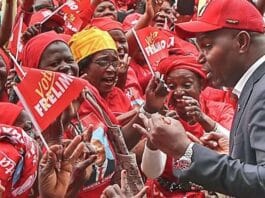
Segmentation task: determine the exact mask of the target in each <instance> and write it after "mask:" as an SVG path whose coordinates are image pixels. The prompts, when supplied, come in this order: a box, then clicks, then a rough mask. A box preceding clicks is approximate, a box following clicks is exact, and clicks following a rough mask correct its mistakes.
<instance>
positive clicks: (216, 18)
mask: <svg viewBox="0 0 265 198" xmlns="http://www.w3.org/2000/svg"><path fill="white" fill-rule="evenodd" d="M222 28H231V29H238V30H248V31H252V32H261V33H263V32H264V23H263V18H262V16H261V14H260V13H259V11H258V10H257V9H256V8H255V7H254V6H253V5H252V4H251V3H250V2H248V1H247V0H208V1H207V3H206V4H205V5H204V6H202V8H201V9H200V10H199V12H198V17H197V20H196V21H190V22H185V23H179V24H176V31H177V32H178V31H184V32H186V33H192V34H188V35H190V36H194V34H195V33H201V32H210V31H214V30H218V29H222Z"/></svg>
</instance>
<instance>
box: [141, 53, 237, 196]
mask: <svg viewBox="0 0 265 198" xmlns="http://www.w3.org/2000/svg"><path fill="white" fill-rule="evenodd" d="M158 71H160V72H161V74H164V75H165V81H166V84H167V85H168V87H169V88H170V89H171V90H172V91H171V92H170V94H169V96H168V100H167V105H168V107H169V109H174V110H176V112H177V114H178V117H179V120H180V121H181V123H182V124H183V126H184V128H185V129H186V131H188V132H190V133H191V134H193V135H194V136H196V137H197V138H199V137H201V136H202V135H203V134H204V133H205V132H210V131H218V132H221V133H226V134H227V133H228V131H229V130H230V127H231V124H232V119H233V114H234V110H233V107H232V106H231V105H229V104H225V103H221V102H216V101H210V100H207V99H205V98H203V96H202V95H201V91H202V90H203V88H204V85H205V79H206V75H205V73H204V71H203V70H202V65H200V64H198V63H197V58H196V57H195V56H192V55H171V56H169V57H167V58H165V59H163V60H162V61H161V62H160V63H159V66H158ZM146 147H147V148H145V154H144V156H143V164H142V169H143V172H144V173H147V174H148V175H149V177H152V178H156V179H149V180H148V182H147V185H148V186H150V191H149V197H174V198H175V197H198V198H199V197H204V193H203V192H201V191H200V188H194V185H193V184H191V183H189V182H187V183H179V182H178V181H177V180H176V176H173V171H174V170H173V164H174V159H173V158H172V157H170V156H166V155H165V154H164V156H166V157H162V158H163V160H162V161H163V162H162V164H163V165H162V166H161V168H160V169H161V170H156V172H157V173H155V174H153V173H150V170H148V169H147V167H148V165H147V164H148V163H150V165H151V164H152V163H153V162H152V160H151V161H150V158H149V156H150V152H149V154H147V153H148V151H147V152H146V150H148V149H149V151H150V149H151V150H155V148H154V147H153V145H150V142H148V143H147V145H146ZM151 152H152V151H151ZM154 159H155V158H154ZM157 160H159V159H157ZM148 175H147V176H148Z"/></svg>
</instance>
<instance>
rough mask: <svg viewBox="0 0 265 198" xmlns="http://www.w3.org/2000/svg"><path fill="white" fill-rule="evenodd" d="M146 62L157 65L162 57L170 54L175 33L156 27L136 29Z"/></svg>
mask: <svg viewBox="0 0 265 198" xmlns="http://www.w3.org/2000/svg"><path fill="white" fill-rule="evenodd" d="M134 35H135V37H136V40H137V42H138V45H139V47H140V48H141V50H142V52H143V54H144V56H145V59H146V62H147V63H150V65H151V66H152V67H156V66H157V65H158V63H159V62H160V60H161V59H163V58H165V57H167V56H168V49H169V48H170V47H173V46H174V35H173V34H171V33H169V32H168V31H165V30H161V29H158V28H155V27H146V28H143V29H140V30H137V31H134Z"/></svg>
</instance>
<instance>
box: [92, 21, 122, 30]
mask: <svg viewBox="0 0 265 198" xmlns="http://www.w3.org/2000/svg"><path fill="white" fill-rule="evenodd" d="M90 26H94V27H97V28H99V29H101V30H104V31H110V30H116V29H117V30H121V31H123V32H124V30H123V27H122V24H121V23H120V22H118V21H115V20H113V19H112V18H110V17H99V18H93V19H92V20H91V24H90Z"/></svg>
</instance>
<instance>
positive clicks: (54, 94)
mask: <svg viewBox="0 0 265 198" xmlns="http://www.w3.org/2000/svg"><path fill="white" fill-rule="evenodd" d="M43 77H44V78H45V76H43ZM45 79H46V80H47V78H45ZM40 82H44V81H42V80H41V81H40ZM71 82H73V77H71V76H68V75H64V74H59V77H58V79H57V80H56V81H55V82H54V83H50V84H49V86H48V87H49V88H46V87H45V86H44V84H43V83H39V89H38V91H37V90H35V91H36V93H37V94H38V95H39V96H41V99H40V100H39V102H38V103H37V104H36V105H35V106H34V109H35V110H36V111H37V113H38V114H39V116H40V117H43V116H44V113H45V112H47V111H48V110H49V109H50V108H51V107H52V105H53V104H55V103H56V102H57V101H58V99H59V98H60V97H61V96H62V95H63V94H64V92H65V90H67V89H68V88H69V86H70V84H71ZM40 90H41V91H40ZM43 90H48V92H46V94H44V92H43ZM43 96H45V97H43Z"/></svg>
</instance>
